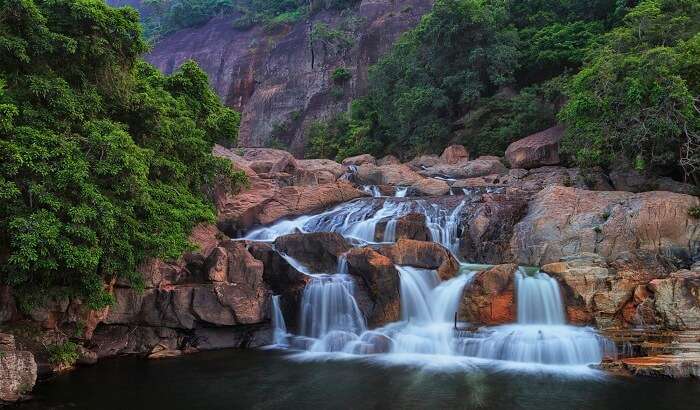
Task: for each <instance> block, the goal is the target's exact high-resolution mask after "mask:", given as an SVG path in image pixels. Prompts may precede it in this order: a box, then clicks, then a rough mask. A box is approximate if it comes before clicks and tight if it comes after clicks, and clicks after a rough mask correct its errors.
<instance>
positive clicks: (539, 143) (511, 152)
mask: <svg viewBox="0 0 700 410" xmlns="http://www.w3.org/2000/svg"><path fill="white" fill-rule="evenodd" d="M563 135H564V127H563V126H562V125H557V126H555V127H552V128H549V129H546V130H544V131H541V132H538V133H536V134H532V135H530V136H528V137H525V138H523V139H521V140H518V141H515V142H513V143H512V144H510V145H509V146H508V148H507V149H506V159H507V160H508V163H510V166H511V167H513V168H525V169H530V168H537V167H541V166H544V165H556V164H558V163H559V141H561V138H562V136H563Z"/></svg>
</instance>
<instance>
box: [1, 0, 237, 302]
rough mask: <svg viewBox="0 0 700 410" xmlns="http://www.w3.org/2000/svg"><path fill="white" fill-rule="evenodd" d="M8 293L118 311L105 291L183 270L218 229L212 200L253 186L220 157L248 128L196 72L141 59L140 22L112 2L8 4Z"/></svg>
mask: <svg viewBox="0 0 700 410" xmlns="http://www.w3.org/2000/svg"><path fill="white" fill-rule="evenodd" d="M0 15H1V16H2V18H1V19H0V281H1V282H3V283H5V284H9V285H12V286H13V287H14V289H15V290H16V292H17V294H18V296H19V297H20V301H21V302H22V306H23V307H24V308H28V307H30V306H31V305H32V304H34V303H36V302H41V301H42V300H44V299H45V298H46V296H52V295H56V294H58V295H62V296H79V297H81V298H83V299H84V300H85V301H86V302H87V303H89V305H90V306H92V307H100V306H104V305H105V304H108V303H110V297H109V295H108V294H107V293H106V292H105V291H104V290H103V287H104V283H105V280H109V279H110V278H116V277H127V278H130V279H134V280H136V279H138V276H137V275H136V274H135V272H136V268H137V265H138V264H139V263H140V262H141V261H143V260H144V258H146V257H149V256H159V257H166V258H167V257H177V256H178V255H180V254H181V252H182V251H183V250H185V249H188V248H189V247H190V246H191V245H190V244H189V243H188V240H187V237H188V235H189V231H190V230H191V228H192V227H193V225H194V224H196V223H198V222H200V221H208V220H212V219H213V218H214V213H213V208H212V206H211V205H210V204H209V201H208V200H207V196H206V193H205V192H204V191H203V187H204V186H206V185H207V184H208V183H211V182H212V181H213V180H214V178H222V181H223V182H226V181H230V182H231V183H232V184H236V183H241V182H242V181H243V180H244V176H243V175H242V174H241V173H237V172H233V171H232V170H231V166H230V164H228V163H227V162H226V161H223V160H220V159H216V158H214V157H213V156H212V155H211V148H212V146H213V144H214V143H215V142H217V141H218V142H224V143H226V142H228V143H232V142H235V139H236V137H237V130H238V124H239V122H240V116H239V114H237V113H235V112H233V111H231V110H229V109H227V108H225V107H223V106H222V105H221V103H220V102H219V100H218V98H217V96H216V95H215V94H214V93H213V91H212V90H211V89H210V88H209V85H208V81H207V77H206V75H205V74H204V73H203V72H202V70H201V69H199V67H198V66H197V65H196V64H194V63H192V62H188V63H186V64H184V65H183V66H182V67H181V68H180V69H179V70H178V71H177V72H176V73H174V74H173V75H172V76H169V77H167V76H164V75H162V74H161V73H160V72H159V71H157V70H156V69H155V68H153V67H152V66H150V65H148V64H146V63H145V62H143V61H142V60H140V59H139V55H140V54H141V53H143V52H144V51H145V50H146V44H145V43H144V41H143V40H142V38H141V29H140V26H139V24H138V15H137V13H136V12H134V10H132V9H130V8H122V9H114V8H111V7H108V6H106V5H105V3H104V2H103V1H102V0H0Z"/></svg>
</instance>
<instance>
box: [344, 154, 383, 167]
mask: <svg viewBox="0 0 700 410" xmlns="http://www.w3.org/2000/svg"><path fill="white" fill-rule="evenodd" d="M365 164H370V165H376V164H377V160H376V159H375V158H374V157H373V156H372V155H370V154H361V155H356V156H354V157H348V158H345V159H344V160H343V166H349V165H355V166H360V165H365Z"/></svg>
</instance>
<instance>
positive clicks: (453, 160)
mask: <svg viewBox="0 0 700 410" xmlns="http://www.w3.org/2000/svg"><path fill="white" fill-rule="evenodd" d="M440 160H441V161H443V162H444V163H446V164H457V163H459V162H464V161H468V160H469V151H467V149H466V148H464V145H450V146H448V147H447V148H445V150H444V151H442V155H440Z"/></svg>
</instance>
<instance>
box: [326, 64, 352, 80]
mask: <svg viewBox="0 0 700 410" xmlns="http://www.w3.org/2000/svg"><path fill="white" fill-rule="evenodd" d="M351 78H352V73H350V70H348V69H347V68H345V67H338V68H336V69H335V70H333V73H332V74H331V79H332V80H333V82H334V83H336V84H342V83H344V82H346V81H348V80H349V79H351Z"/></svg>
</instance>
